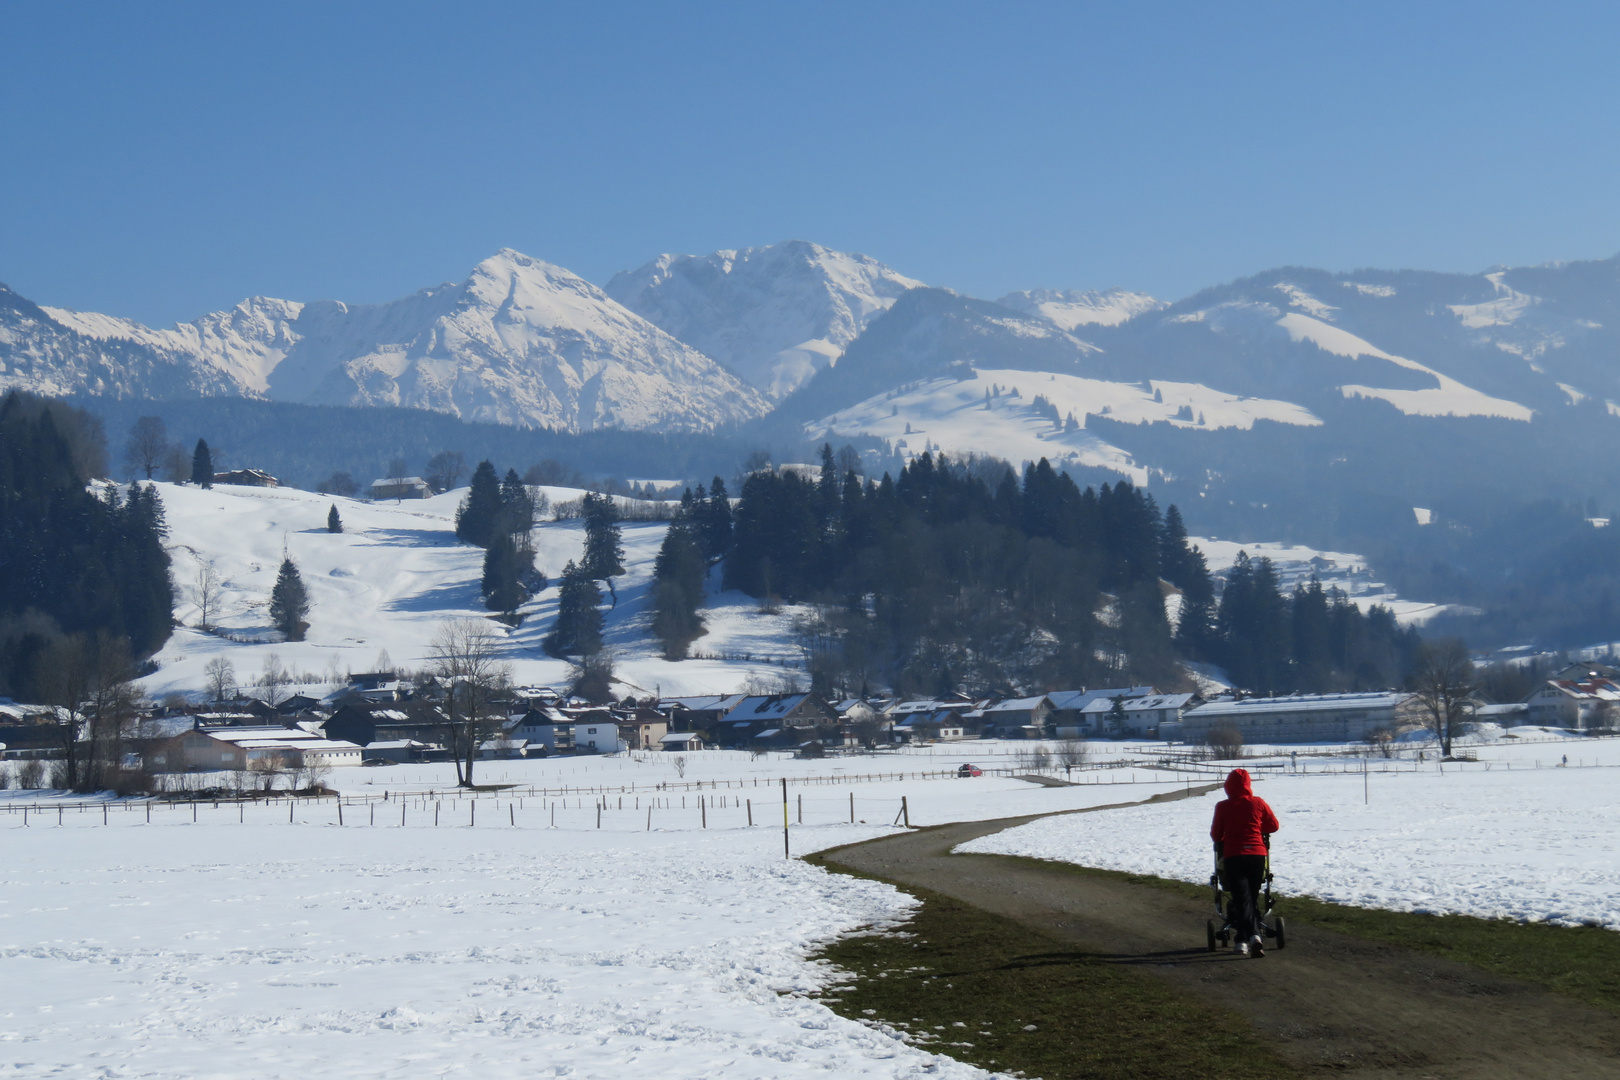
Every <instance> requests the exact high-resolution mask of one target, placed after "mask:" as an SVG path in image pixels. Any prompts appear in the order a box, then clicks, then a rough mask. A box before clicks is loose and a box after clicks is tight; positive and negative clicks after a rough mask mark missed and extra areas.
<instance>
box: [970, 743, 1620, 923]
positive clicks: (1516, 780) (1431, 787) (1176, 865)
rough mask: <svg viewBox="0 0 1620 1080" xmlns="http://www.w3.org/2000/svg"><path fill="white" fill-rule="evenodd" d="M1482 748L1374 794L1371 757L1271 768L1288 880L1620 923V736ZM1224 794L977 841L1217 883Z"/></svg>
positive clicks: (1393, 779) (1433, 907)
mask: <svg viewBox="0 0 1620 1080" xmlns="http://www.w3.org/2000/svg"><path fill="white" fill-rule="evenodd" d="M1478 754H1479V757H1480V759H1481V760H1480V762H1479V763H1478V764H1446V765H1444V766H1441V765H1438V764H1436V763H1435V762H1434V760H1433V758H1434V754H1433V753H1432V752H1431V753H1430V755H1429V759H1430V760H1429V761H1428V762H1427V763H1425V764H1422V765H1418V764H1417V763H1416V762H1414V761H1412V760H1405V761H1399V762H1383V761H1381V760H1379V759H1374V761H1373V763H1372V769H1373V770H1374V771H1373V772H1371V773H1370V775H1369V776H1368V777H1367V778H1366V780H1365V792H1366V794H1365V796H1364V781H1363V777H1362V776H1361V774H1360V772H1359V771H1355V772H1350V773H1337V772H1326V773H1304V774H1290V773H1288V772H1281V773H1272V772H1266V771H1261V770H1255V772H1256V783H1255V792H1256V794H1258V795H1260V796H1261V797H1262V798H1264V799H1265V800H1266V801H1267V802H1269V803H1270V804H1271V806H1272V808H1273V809H1274V810H1275V811H1276V812H1277V816H1278V817H1279V818H1280V819H1281V822H1282V829H1281V830H1280V831H1279V832H1278V833H1277V834H1276V835H1275V837H1274V838H1273V840H1272V848H1271V853H1272V871H1273V873H1274V874H1276V878H1277V888H1278V889H1279V890H1280V891H1281V894H1282V895H1283V896H1287V895H1288V894H1289V893H1295V894H1301V893H1303V894H1309V895H1311V896H1316V897H1320V898H1321V899H1324V900H1330V901H1333V902H1335V903H1342V904H1351V905H1355V906H1359V907H1378V908H1391V909H1394V910H1397V911H1422V912H1431V913H1435V914H1462V915H1474V916H1479V917H1482V918H1511V919H1521V920H1533V921H1547V922H1554V923H1561V924H1580V923H1591V924H1594V925H1602V926H1607V927H1609V928H1611V929H1620V805H1617V803H1616V801H1615V799H1614V791H1615V785H1616V783H1617V780H1620V772H1617V767H1620V745H1617V744H1616V743H1614V742H1612V741H1609V740H1584V741H1577V742H1565V743H1558V744H1552V745H1529V746H1508V745H1505V744H1498V745H1494V746H1489V747H1484V748H1480V749H1479V750H1478ZM1565 755H1567V756H1568V758H1569V767H1567V768H1566V767H1563V766H1562V764H1561V758H1562V757H1563V756H1565ZM1273 760H1275V759H1273ZM1350 767H1351V768H1352V769H1355V768H1358V767H1359V763H1356V764H1352V765H1351V766H1350ZM1383 768H1389V769H1391V770H1392V771H1389V772H1384V771H1378V770H1381V769H1383ZM1217 779H1218V777H1217ZM1221 797H1223V796H1220V795H1210V796H1207V797H1205V798H1202V799H1194V800H1186V801H1180V802H1174V803H1165V804H1161V805H1157V806H1144V807H1132V808H1129V809H1124V810H1114V811H1110V812H1108V813H1107V814H1097V815H1091V814H1082V815H1078V816H1074V817H1062V818H1048V819H1045V820H1042V821H1037V822H1033V823H1031V824H1029V825H1025V826H1023V827H1021V828H1018V829H1012V830H1009V831H1006V832H1002V833H998V834H996V835H993V836H987V837H983V838H981V839H979V840H975V841H972V842H970V843H968V844H965V845H963V847H962V850H967V851H980V852H994V853H1003V854H1012V855H1028V856H1033V857H1035V858H1043V859H1054V860H1058V861H1062V862H1072V863H1079V864H1082V865H1085V866H1093V867H1099V868H1103V869H1110V870H1125V871H1131V872H1137V873H1150V874H1157V875H1160V876H1162V877H1172V878H1179V879H1181V880H1183V881H1193V882H1200V883H1202V882H1206V881H1208V880H1209V874H1210V869H1211V858H1212V856H1211V848H1210V843H1209V839H1208V837H1209V821H1210V816H1211V814H1212V813H1213V810H1214V805H1215V802H1216V800H1217V799H1218V798H1221ZM1364 797H1365V798H1366V799H1367V800H1368V801H1367V802H1365V803H1364V802H1363V799H1364ZM1282 912H1283V913H1284V914H1286V907H1285V908H1283V909H1282ZM1196 929H1197V928H1196V927H1194V928H1189V931H1190V932H1192V931H1196Z"/></svg>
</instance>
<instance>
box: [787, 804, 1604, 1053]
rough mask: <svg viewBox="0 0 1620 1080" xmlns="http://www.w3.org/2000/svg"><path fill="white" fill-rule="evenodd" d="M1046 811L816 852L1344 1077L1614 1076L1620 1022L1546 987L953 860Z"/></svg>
mask: <svg viewBox="0 0 1620 1080" xmlns="http://www.w3.org/2000/svg"><path fill="white" fill-rule="evenodd" d="M1205 790H1208V789H1197V790H1196V791H1195V792H1193V794H1202V793H1203V791H1205ZM1187 794H1188V793H1187V792H1177V793H1173V794H1168V795H1161V796H1158V797H1156V798H1155V799H1154V800H1150V801H1162V800H1165V799H1169V798H1185V797H1186V796H1187ZM1121 805H1125V804H1121ZM1109 809H1114V807H1107V806H1104V807H1096V808H1094V809H1093V810H1091V811H1081V812H1084V813H1090V812H1096V811H1106V810H1109ZM1044 816H1047V815H1042V814H1035V815H1030V816H1028V817H1015V818H1001V819H998V820H995V821H978V822H966V823H962V824H956V825H942V826H937V827H935V828H930V829H921V830H918V831H916V832H912V833H907V834H904V835H900V836H893V837H884V838H883V839H879V840H872V841H868V842H866V843H862V844H854V845H851V846H849V847H844V848H836V849H833V850H832V851H827V852H823V853H821V855H819V856H813V857H812V860H813V861H816V862H820V863H822V864H823V865H827V866H829V867H831V868H834V869H837V868H846V869H849V870H853V871H857V872H860V873H864V874H870V875H873V876H875V877H880V878H884V879H886V880H888V881H892V882H894V883H895V884H897V885H902V886H904V885H914V886H919V887H921V888H926V889H931V890H933V891H935V892H939V893H944V894H946V895H948V896H952V897H955V898H957V899H959V900H963V901H966V902H967V903H970V904H973V905H975V906H977V907H980V908H983V909H984V910H986V911H990V912H994V913H996V914H998V915H1003V916H1006V917H1008V918H1011V919H1015V920H1017V921H1018V922H1021V923H1024V924H1025V925H1028V926H1031V927H1033V928H1035V929H1038V930H1041V931H1043V932H1046V933H1048V934H1051V935H1053V936H1055V937H1057V938H1060V939H1062V940H1065V941H1069V942H1073V943H1075V944H1077V945H1079V946H1081V947H1082V948H1085V949H1087V950H1089V951H1094V952H1096V953H1098V954H1101V955H1104V956H1108V957H1111V958H1113V959H1114V960H1116V961H1117V962H1118V963H1122V964H1134V965H1141V966H1142V967H1143V969H1144V970H1146V971H1149V972H1151V973H1153V974H1154V975H1157V976H1159V977H1161V978H1164V979H1166V980H1168V981H1169V982H1171V983H1172V984H1174V985H1175V986H1176V987H1178V988H1179V989H1181V990H1183V991H1185V992H1187V993H1191V994H1196V995H1200V996H1204V997H1207V998H1210V999H1212V1000H1214V1001H1216V1002H1218V1003H1219V1004H1221V1005H1224V1006H1226V1007H1228V1008H1232V1009H1235V1010H1237V1011H1238V1012H1240V1013H1242V1014H1244V1015H1245V1016H1247V1017H1248V1018H1249V1019H1250V1021H1251V1022H1252V1023H1253V1024H1254V1027H1255V1030H1256V1031H1257V1032H1258V1033H1259V1034H1260V1035H1261V1037H1262V1038H1268V1039H1271V1040H1274V1042H1275V1045H1276V1048H1277V1050H1278V1052H1279V1053H1280V1054H1282V1055H1283V1056H1284V1057H1285V1058H1287V1059H1289V1060H1291V1061H1294V1062H1296V1063H1297V1064H1298V1065H1300V1066H1302V1067H1304V1068H1306V1069H1307V1070H1308V1071H1313V1072H1314V1071H1316V1070H1323V1071H1328V1070H1331V1072H1332V1073H1333V1075H1334V1076H1337V1077H1344V1078H1345V1080H1352V1078H1362V1077H1412V1078H1429V1077H1434V1078H1451V1077H1469V1078H1475V1077H1477V1078H1482V1080H1529V1078H1539V1077H1549V1078H1551V1077H1557V1078H1561V1080H1577V1078H1586V1077H1591V1078H1594V1080H1615V1078H1617V1077H1620V1018H1617V1017H1615V1016H1613V1015H1611V1014H1609V1013H1605V1012H1601V1011H1599V1010H1597V1009H1594V1008H1592V1007H1590V1006H1587V1005H1583V1004H1580V1003H1579V1002H1576V1001H1573V1000H1571V999H1568V998H1563V997H1559V996H1557V995H1555V994H1552V993H1550V992H1547V991H1545V990H1541V989H1539V988H1537V987H1532V986H1527V985H1525V984H1522V983H1518V982H1514V981H1511V980H1508V979H1502V978H1499V977H1497V976H1494V975H1490V974H1488V973H1486V972H1483V971H1480V970H1479V969H1477V968H1474V967H1471V966H1469V965H1466V964H1459V963H1454V962H1451V961H1447V960H1442V959H1438V958H1435V957H1432V956H1427V955H1424V954H1422V953H1417V952H1413V951H1409V950H1406V949H1402V948H1399V947H1396V946H1391V945H1387V944H1381V943H1375V942H1369V941H1363V940H1360V939H1357V938H1351V937H1346V936H1343V935H1339V934H1335V933H1331V932H1329V931H1325V930H1318V929H1314V928H1311V927H1306V926H1290V927H1289V934H1288V948H1286V949H1282V950H1278V949H1275V948H1272V949H1269V950H1267V952H1266V956H1265V958H1264V959H1259V960H1246V959H1242V958H1239V957H1234V956H1231V955H1230V954H1227V953H1216V954H1211V953H1209V952H1207V951H1206V950H1205V946H1204V943H1203V941H1204V920H1205V918H1206V917H1207V916H1208V915H1209V914H1210V911H1209V905H1208V904H1206V903H1201V902H1193V901H1190V900H1186V899H1183V898H1182V897H1180V896H1177V895H1175V894H1173V893H1170V892H1167V891H1165V890H1162V889H1157V888H1153V887H1151V886H1146V885H1132V884H1130V883H1129V882H1126V881H1122V880H1117V879H1112V878H1108V877H1105V876H1103V875H1092V874H1079V873H1075V872H1073V871H1072V870H1067V869H1065V868H1063V867H1059V866H1050V867H1049V866H1043V865H1041V864H1039V863H1035V862H1032V861H1027V860H1022V859H1011V858H1007V857H1005V856H999V855H967V854H963V855H952V854H950V851H951V849H952V848H954V847H955V846H956V845H958V844H961V843H965V842H966V841H968V840H972V839H974V838H975V837H980V836H985V835H987V834H989V833H993V832H999V831H1001V830H1002V829H1006V828H1011V827H1013V826H1015V825H1022V824H1024V823H1025V822H1029V821H1033V820H1035V819H1036V818H1038V817H1044ZM1279 913H1280V914H1286V908H1285V907H1284V908H1280V909H1279Z"/></svg>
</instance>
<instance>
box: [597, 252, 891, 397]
mask: <svg viewBox="0 0 1620 1080" xmlns="http://www.w3.org/2000/svg"><path fill="white" fill-rule="evenodd" d="M921 284H922V282H920V281H913V280H912V279H911V278H908V277H905V276H903V275H901V274H898V273H896V272H895V271H893V270H891V269H889V268H888V267H887V266H884V265H883V264H882V263H880V262H878V261H876V260H875V259H869V258H867V257H866V256H865V255H846V254H844V253H843V252H840V251H830V250H828V249H827V248H824V247H821V246H820V245H817V244H809V243H805V242H804V241H802V240H789V241H787V242H785V243H781V244H773V245H771V246H769V247H757V248H746V249H744V250H742V251H717V252H715V253H714V254H712V255H660V256H659V257H658V258H656V259H654V260H653V261H652V262H650V263H648V264H647V265H645V266H643V267H641V268H640V269H638V270H629V271H624V272H622V273H619V274H616V275H614V277H613V280H612V281H609V282H608V284H607V294H608V295H609V296H611V297H613V298H614V299H615V300H617V301H619V303H621V304H623V305H624V306H625V307H627V308H629V309H630V310H631V311H634V312H636V313H637V314H638V315H641V316H642V317H643V318H646V319H648V320H650V321H651V322H653V323H655V324H657V325H658V326H660V327H662V328H663V329H665V330H667V331H668V332H669V333H671V334H673V335H674V336H675V337H677V338H679V339H680V340H682V341H684V342H686V343H687V344H688V345H691V346H692V347H693V348H695V349H698V350H699V351H701V352H703V353H705V354H706V355H708V356H712V357H714V358H715V359H716V360H718V361H720V362H721V363H722V364H725V365H726V366H727V367H729V368H730V369H731V370H733V371H735V372H737V373H738V374H739V375H741V376H742V377H743V378H745V379H747V380H748V381H749V382H750V383H752V384H753V385H754V386H755V387H757V388H758V389H760V390H761V391H763V392H764V393H765V394H767V395H768V396H770V397H772V398H776V399H780V398H782V397H785V396H786V395H787V394H789V393H791V392H792V391H793V390H795V389H797V388H798V387H799V386H800V385H802V384H803V383H804V382H805V381H806V380H808V379H809V378H810V377H811V376H813V375H814V374H815V373H816V372H818V371H820V370H822V369H824V368H826V367H829V366H831V365H833V364H835V363H837V362H838V358H839V357H840V356H842V355H843V353H844V350H845V349H846V348H848V346H849V343H850V342H851V341H854V340H855V339H856V338H857V337H858V336H859V335H860V334H861V332H862V331H863V330H865V329H866V327H867V325H868V324H869V323H870V322H871V321H872V319H873V318H875V317H876V316H878V315H880V314H882V313H883V312H884V311H886V310H887V309H888V308H889V306H890V305H892V304H893V303H894V302H895V300H896V299H897V298H898V297H900V296H901V295H902V294H903V293H905V292H906V291H907V290H909V289H914V288H917V287H918V286H920V285H921Z"/></svg>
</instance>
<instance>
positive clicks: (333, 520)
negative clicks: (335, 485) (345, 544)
mask: <svg viewBox="0 0 1620 1080" xmlns="http://www.w3.org/2000/svg"><path fill="white" fill-rule="evenodd" d="M326 531H327V532H329V533H340V532H342V531H343V519H342V518H340V517H338V512H337V503H333V504H332V508H331V509H330V510H328V511H327V512H326Z"/></svg>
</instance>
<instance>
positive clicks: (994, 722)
mask: <svg viewBox="0 0 1620 1080" xmlns="http://www.w3.org/2000/svg"><path fill="white" fill-rule="evenodd" d="M1051 715H1052V702H1051V700H1050V699H1049V698H1047V696H1046V695H1045V694H1039V695H1036V696H1035V697H1024V698H1008V699H1007V700H1006V701H998V702H996V703H995V704H993V705H986V706H984V726H985V728H986V729H987V730H986V733H987V734H989V733H990V731H993V732H994V733H995V734H996V735H997V736H999V737H1001V738H1003V739H1039V738H1043V737H1044V736H1045V735H1046V722H1047V718H1048V717H1050V716H1051Z"/></svg>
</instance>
